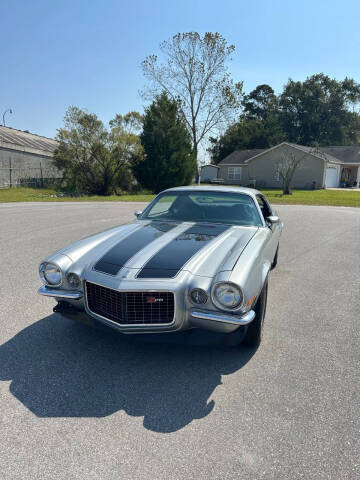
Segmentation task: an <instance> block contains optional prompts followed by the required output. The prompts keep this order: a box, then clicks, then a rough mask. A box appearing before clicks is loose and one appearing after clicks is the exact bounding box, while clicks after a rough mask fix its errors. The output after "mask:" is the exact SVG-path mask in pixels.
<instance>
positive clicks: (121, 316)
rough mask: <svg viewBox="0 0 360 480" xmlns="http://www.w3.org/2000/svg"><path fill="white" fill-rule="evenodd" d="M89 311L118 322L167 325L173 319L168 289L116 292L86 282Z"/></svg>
mask: <svg viewBox="0 0 360 480" xmlns="http://www.w3.org/2000/svg"><path fill="white" fill-rule="evenodd" d="M86 297H87V304H88V307H89V310H91V312H93V313H96V314H97V315H101V316H102V317H104V318H108V319H109V320H112V321H113V322H116V323H118V324H120V325H147V324H168V323H171V322H172V321H173V319H174V294H173V293H172V292H117V291H116V290H112V289H111V288H106V287H102V286H100V285H96V284H95V283H90V282H86Z"/></svg>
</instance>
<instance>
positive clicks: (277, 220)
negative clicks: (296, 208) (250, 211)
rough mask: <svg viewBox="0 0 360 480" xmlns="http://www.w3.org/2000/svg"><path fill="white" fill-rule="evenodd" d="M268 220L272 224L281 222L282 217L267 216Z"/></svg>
mask: <svg viewBox="0 0 360 480" xmlns="http://www.w3.org/2000/svg"><path fill="white" fill-rule="evenodd" d="M266 220H267V221H268V222H270V223H271V224H274V223H279V222H280V218H279V217H278V216H277V215H270V216H269V217H266Z"/></svg>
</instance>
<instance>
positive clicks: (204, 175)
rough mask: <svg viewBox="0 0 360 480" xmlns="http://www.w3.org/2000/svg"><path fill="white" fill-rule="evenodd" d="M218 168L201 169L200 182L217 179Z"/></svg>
mask: <svg viewBox="0 0 360 480" xmlns="http://www.w3.org/2000/svg"><path fill="white" fill-rule="evenodd" d="M218 170H219V167H218V166H217V165H204V166H202V167H201V176H200V180H201V182H202V183H206V182H212V181H213V180H216V179H217V176H218Z"/></svg>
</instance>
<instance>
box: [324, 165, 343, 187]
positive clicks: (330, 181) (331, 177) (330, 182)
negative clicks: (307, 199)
mask: <svg viewBox="0 0 360 480" xmlns="http://www.w3.org/2000/svg"><path fill="white" fill-rule="evenodd" d="M339 172H340V167H338V166H336V165H330V166H327V167H326V173H325V187H328V188H334V187H338V186H339Z"/></svg>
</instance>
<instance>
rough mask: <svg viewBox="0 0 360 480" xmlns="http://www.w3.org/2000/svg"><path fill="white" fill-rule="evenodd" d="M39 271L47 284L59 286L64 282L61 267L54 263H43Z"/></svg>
mask: <svg viewBox="0 0 360 480" xmlns="http://www.w3.org/2000/svg"><path fill="white" fill-rule="evenodd" d="M39 273H40V278H41V280H42V281H43V282H44V283H45V285H52V286H53V287H58V286H59V285H61V283H62V273H61V269H60V267H58V266H57V265H55V264H54V263H46V262H45V263H42V264H41V265H40V267H39Z"/></svg>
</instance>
